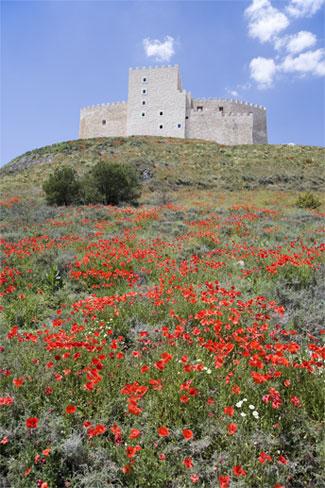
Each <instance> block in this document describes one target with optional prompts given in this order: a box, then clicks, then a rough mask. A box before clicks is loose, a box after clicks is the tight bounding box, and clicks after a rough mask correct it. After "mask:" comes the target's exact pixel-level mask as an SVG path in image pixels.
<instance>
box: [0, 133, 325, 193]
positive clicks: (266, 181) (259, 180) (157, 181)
mask: <svg viewBox="0 0 325 488" xmlns="http://www.w3.org/2000/svg"><path fill="white" fill-rule="evenodd" d="M324 153H325V150H324V148H321V147H312V146H287V145H238V146H224V145H220V144H216V143H214V142H207V141H202V140H184V139H174V138H161V137H144V136H141V137H136V136H133V137H124V138H123V137H103V138H94V139H83V140H73V141H67V142H61V143H58V144H53V145H51V146H45V147H42V148H39V149H35V150H33V151H29V152H27V153H25V154H23V155H21V156H18V157H17V158H15V159H14V160H12V161H11V162H9V163H8V164H6V165H5V166H4V167H3V168H1V170H0V175H1V180H2V181H1V186H0V190H1V191H2V192H5V193H6V194H7V195H11V194H13V192H14V193H15V194H17V192H18V193H20V194H21V195H26V194H29V195H31V194H32V195H34V196H39V195H40V194H41V193H42V190H41V185H42V182H43V181H44V179H45V178H46V177H47V175H48V174H49V173H50V172H51V171H53V169H54V168H55V167H57V166H58V165H60V164H69V165H71V166H73V167H74V168H75V169H76V170H77V172H78V173H79V174H84V173H85V172H86V171H87V170H88V169H89V168H91V167H92V165H94V164H95V163H96V162H97V161H99V160H113V161H117V162H120V163H121V164H123V162H126V161H127V162H130V163H133V164H134V165H135V166H136V167H137V169H138V170H139V172H140V174H141V177H142V180H143V182H144V192H145V193H146V192H147V191H148V192H150V193H151V192H155V191H160V192H161V191H175V190H180V189H182V188H187V189H190V188H193V189H207V190H213V189H218V190H222V191H239V190H264V189H271V190H285V191H292V190H295V191H310V190H312V191H316V192H317V191H322V189H323V188H324V182H325V178H324Z"/></svg>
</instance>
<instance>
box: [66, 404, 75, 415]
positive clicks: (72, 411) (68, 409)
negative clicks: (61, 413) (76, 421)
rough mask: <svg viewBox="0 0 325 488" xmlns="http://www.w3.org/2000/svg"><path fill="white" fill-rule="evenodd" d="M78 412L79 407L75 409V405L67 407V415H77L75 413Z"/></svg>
mask: <svg viewBox="0 0 325 488" xmlns="http://www.w3.org/2000/svg"><path fill="white" fill-rule="evenodd" d="M76 410H77V407H75V406H74V405H67V406H66V407H65V411H66V413H69V414H70V413H75V411H76Z"/></svg>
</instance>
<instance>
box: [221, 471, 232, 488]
mask: <svg viewBox="0 0 325 488" xmlns="http://www.w3.org/2000/svg"><path fill="white" fill-rule="evenodd" d="M218 481H219V487H220V488H229V486H230V476H228V475H226V474H222V475H220V476H219V478H218Z"/></svg>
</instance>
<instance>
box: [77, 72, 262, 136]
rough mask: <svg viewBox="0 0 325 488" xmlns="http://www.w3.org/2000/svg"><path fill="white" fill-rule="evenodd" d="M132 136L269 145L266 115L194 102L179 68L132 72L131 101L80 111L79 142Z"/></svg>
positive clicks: (217, 102)
mask: <svg viewBox="0 0 325 488" xmlns="http://www.w3.org/2000/svg"><path fill="white" fill-rule="evenodd" d="M133 135H147V136H164V137H180V138H183V139H184V138H185V139H205V140H208V141H215V142H218V143H220V144H230V145H233V144H267V127H266V109H265V108H264V107H261V106H258V105H253V104H250V103H246V102H241V101H239V100H224V99H219V98H215V99H210V98H209V99H197V98H192V96H191V93H190V92H188V91H186V90H183V89H182V85H181V79H180V73H179V67H178V65H176V66H162V67H148V68H145V67H144V68H133V69H132V68H130V70H129V88H128V101H127V102H116V103H108V104H102V105H93V106H90V107H85V108H82V109H81V111H80V138H81V139H84V138H90V137H109V136H133Z"/></svg>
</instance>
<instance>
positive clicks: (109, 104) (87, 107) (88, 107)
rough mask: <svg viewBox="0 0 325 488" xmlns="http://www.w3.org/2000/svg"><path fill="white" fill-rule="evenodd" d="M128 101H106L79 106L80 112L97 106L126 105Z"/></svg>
mask: <svg viewBox="0 0 325 488" xmlns="http://www.w3.org/2000/svg"><path fill="white" fill-rule="evenodd" d="M127 103H128V102H126V101H124V100H123V101H122V102H108V103H97V104H95V105H86V106H85V107H81V109H80V112H82V111H83V110H89V109H91V108H98V107H111V106H114V105H127Z"/></svg>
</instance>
